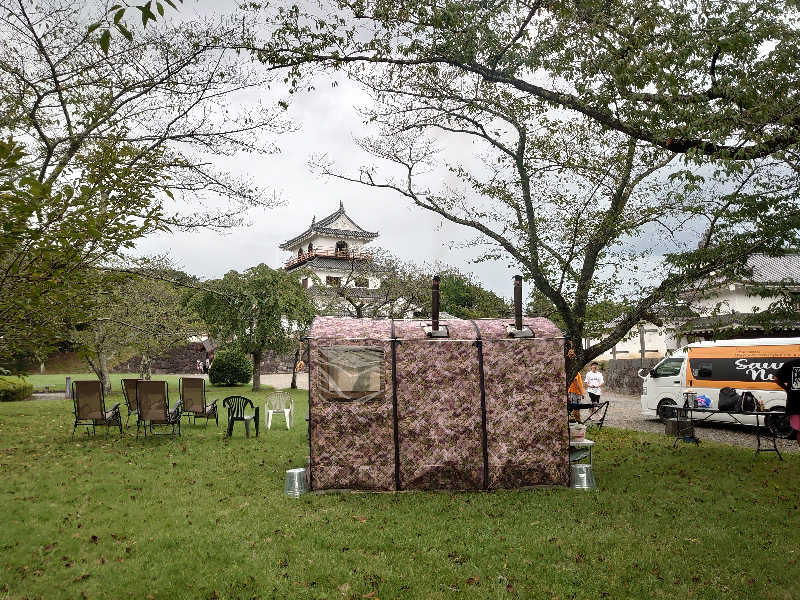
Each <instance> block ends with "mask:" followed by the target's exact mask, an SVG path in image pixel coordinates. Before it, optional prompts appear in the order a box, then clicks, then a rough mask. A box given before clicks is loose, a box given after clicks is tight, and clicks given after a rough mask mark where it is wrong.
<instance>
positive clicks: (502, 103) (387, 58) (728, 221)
mask: <svg viewBox="0 0 800 600" xmlns="http://www.w3.org/2000/svg"><path fill="white" fill-rule="evenodd" d="M314 10H315V12H314V13H313V14H312V13H311V12H308V11H304V10H302V9H299V8H297V7H294V8H292V9H278V10H277V11H276V12H275V13H274V14H273V15H272V16H271V18H273V19H274V21H276V22H277V27H276V28H275V29H274V30H273V32H272V34H271V37H268V38H267V39H266V40H265V41H264V42H263V43H262V44H261V45H260V46H255V47H254V50H255V51H256V52H257V54H258V55H259V56H260V57H261V58H262V59H263V60H264V61H266V62H268V63H269V64H270V65H272V66H275V65H284V66H285V67H287V68H289V69H292V70H293V71H294V74H295V75H297V76H299V75H301V74H303V73H304V72H307V71H310V70H313V69H314V68H317V67H319V66H320V65H322V66H325V67H331V68H347V73H348V75H349V76H350V77H352V78H353V79H354V80H356V81H358V82H360V83H361V84H362V85H363V86H364V87H365V89H366V90H368V91H369V92H370V94H371V96H372V101H373V102H372V104H371V105H369V106H368V107H367V108H366V109H365V110H364V112H365V115H366V118H367V120H368V121H369V122H372V123H376V124H377V125H378V126H379V127H380V128H381V131H380V135H379V136H377V137H375V138H370V139H362V140H360V145H361V147H362V148H363V149H364V150H365V151H366V152H367V153H369V154H371V155H372V156H373V157H375V159H376V160H377V161H378V162H377V163H376V164H374V165H367V166H365V167H363V168H362V169H361V171H360V172H359V173H355V174H349V173H342V172H341V171H339V170H338V169H337V168H336V166H335V165H332V164H329V163H325V162H322V161H320V163H319V165H318V166H319V169H320V170H321V171H322V172H323V173H325V174H328V175H331V176H334V177H340V178H343V179H345V180H349V181H353V182H357V183H360V184H363V185H367V186H374V187H380V188H388V189H393V190H395V191H397V192H398V193H400V194H402V195H403V196H405V197H406V198H407V199H408V200H410V201H411V202H413V203H415V204H416V205H418V206H420V207H422V208H425V209H427V210H429V211H432V212H434V213H436V214H437V215H440V216H441V217H443V218H445V219H447V220H449V221H451V222H454V223H457V224H460V225H463V226H465V227H468V228H471V229H472V230H474V231H475V232H476V233H477V234H478V237H477V238H476V243H482V244H485V245H487V246H488V247H487V248H486V251H485V253H484V254H483V259H500V258H504V259H508V258H511V259H512V261H513V262H515V263H516V264H518V265H520V266H521V267H522V269H523V270H524V272H525V275H526V276H527V277H529V278H530V279H531V280H532V281H533V283H534V285H535V287H536V288H537V290H538V292H539V293H541V295H542V297H543V298H544V299H545V300H546V302H547V303H550V304H552V306H554V307H555V310H556V311H557V313H558V317H559V319H558V320H559V321H560V322H561V323H562V324H563V327H564V329H565V331H566V334H567V337H568V338H569V339H570V341H572V343H573V347H574V348H575V350H576V354H575V356H574V358H573V357H571V356H568V369H567V370H568V376H569V378H571V376H572V375H573V374H574V373H575V372H576V371H577V369H578V368H580V366H582V365H583V364H585V363H586V362H588V361H590V360H591V359H592V358H594V357H595V356H597V355H599V354H601V353H602V352H604V351H605V350H607V349H608V348H610V347H611V346H613V344H614V343H615V342H616V341H618V340H619V339H622V337H624V336H625V335H626V334H627V332H628V331H629V330H630V328H631V327H632V326H634V325H636V324H637V323H638V322H639V321H640V320H642V319H643V318H645V317H646V316H648V315H649V314H650V313H651V312H652V311H653V310H654V309H655V308H657V307H658V306H661V305H664V304H665V303H670V302H674V301H676V299H677V298H678V297H679V296H680V295H681V294H684V293H686V292H690V291H692V290H694V289H697V288H702V287H705V286H708V285H711V284H712V283H713V285H720V284H724V283H725V282H727V281H734V280H736V279H739V278H741V277H743V276H744V275H746V262H747V258H748V256H750V255H751V254H753V253H755V252H764V253H769V254H780V253H781V252H784V251H786V249H787V248H791V247H796V246H797V245H798V242H800V240H798V225H800V195H799V194H798V192H800V187H798V186H799V182H800V178H798V173H799V172H800V168H799V167H800V163H798V158H799V155H798V141H800V112H798V109H797V106H798V105H797V94H798V90H799V89H800V86H798V85H797V83H798V82H797V73H798V71H799V70H798V68H797V67H798V60H800V53H798V52H797V48H798V47H800V44H798V43H797V42H798V27H797V25H798V8H797V6H796V4H795V3H792V2H777V3H766V2H751V1H746V2H745V1H733V2H715V1H712V2H706V3H702V4H700V5H698V4H697V3H694V2H680V1H678V2H672V1H670V2H665V1H662V0H649V1H647V2H643V3H641V2H640V3H631V2H624V1H622V0H619V1H613V0H612V1H611V2H608V1H606V0H602V1H601V0H588V1H585V2H580V3H577V4H576V3H574V2H546V3H545V2H536V1H535V2H489V3H486V2H479V3H472V2H450V1H448V2H434V3H429V2H424V3H423V2H412V3H405V2H404V3H395V4H392V3H388V4H387V3H363V2H351V1H349V0H332V1H329V2H325V3H322V5H321V8H320V9H319V10H317V9H314ZM773 82H774V85H773ZM458 140H461V143H463V142H464V141H466V140H471V141H472V143H473V146H472V147H473V148H475V153H476V154H478V156H479V159H478V160H470V159H464V158H462V159H461V160H452V159H450V160H448V154H447V153H446V151H444V149H446V148H447V147H448V144H449V145H450V147H451V148H452V147H454V145H455V144H456V143H458ZM387 163H388V165H390V166H389V167H387V166H386V165H387ZM376 165H380V168H379V167H378V166H376ZM443 181H444V182H446V183H445V184H442V183H441V182H443ZM453 181H455V182H457V183H456V184H448V183H447V182H453ZM593 306H597V307H604V308H603V309H602V310H600V311H594V312H595V313H597V314H598V315H599V314H610V313H609V310H606V309H609V308H611V309H613V310H611V313H614V314H615V318H614V322H613V327H611V328H610V330H609V331H607V332H606V334H605V335H604V336H602V338H601V339H599V340H598V341H597V343H594V344H593V345H592V346H591V347H589V348H584V345H583V340H584V339H585V337H587V335H588V334H590V333H591V332H592V331H594V330H595V328H594V326H593V324H592V323H591V321H592V314H591V313H592V310H591V307H593Z"/></svg>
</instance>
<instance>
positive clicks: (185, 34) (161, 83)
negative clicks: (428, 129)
mask: <svg viewBox="0 0 800 600" xmlns="http://www.w3.org/2000/svg"><path fill="white" fill-rule="evenodd" d="M126 6H128V8H131V9H135V8H139V9H140V10H141V9H143V8H145V7H149V9H150V13H148V14H152V9H153V6H155V7H156V8H155V10H158V5H157V4H153V3H147V4H142V5H135V6H129V5H127V4H126ZM106 9H107V5H106V4H104V3H100V2H94V3H89V4H84V3H75V2H70V1H69V0H45V1H44V2H37V3H31V2H27V1H21V2H17V1H11V0H0V140H2V142H1V143H0V193H1V194H2V199H3V202H2V205H0V211H2V212H0V217H2V227H3V235H2V246H0V319H2V320H3V322H4V324H5V325H6V327H5V328H4V330H3V334H2V337H1V338H0V355H5V356H8V355H9V354H11V353H14V352H19V351H31V350H36V349H37V348H39V347H41V346H42V345H44V344H46V343H47V342H48V341H52V340H53V338H54V337H57V336H58V335H63V332H64V330H65V327H66V326H67V325H68V322H69V321H74V320H76V318H77V320H80V316H79V315H76V314H75V313H76V310H77V309H78V308H79V307H80V306H81V305H82V304H83V301H82V299H81V296H80V294H76V293H75V292H76V290H79V289H80V288H81V287H82V286H85V285H87V284H88V282H89V280H90V279H91V277H90V276H89V275H88V274H87V269H89V268H91V267H95V266H100V265H102V264H103V263H104V261H109V260H111V259H112V258H113V257H115V256H118V255H120V254H121V253H122V252H123V251H124V250H126V249H128V248H130V247H131V246H132V245H133V243H134V241H135V240H137V239H139V238H141V237H142V236H144V235H147V234H149V233H152V232H155V231H165V230H169V229H175V228H182V229H192V228H196V227H205V228H212V229H225V228H229V227H233V226H238V225H240V224H241V223H242V222H243V218H244V211H246V210H247V209H248V208H250V207H253V206H268V205H271V204H272V203H274V198H273V197H272V196H269V195H267V194H265V193H264V191H263V190H261V189H259V188H257V187H256V186H253V185H252V183H251V182H249V181H248V180H246V179H242V178H240V177H238V176H233V175H231V174H230V173H226V172H225V171H224V170H220V169H218V168H216V167H215V165H216V164H218V162H217V161H214V160H209V158H210V157H212V156H225V155H226V156H231V155H233V154H236V153H241V152H248V153H256V154H263V153H266V152H270V151H272V150H273V147H272V146H271V145H269V144H265V143H263V142H262V141H260V134H262V133H264V132H268V133H275V132H279V131H282V130H283V129H284V127H285V123H283V122H282V121H281V119H280V118H279V114H280V111H275V110H270V109H266V108H264V107H259V106H250V107H248V109H247V110H242V111H237V110H236V109H235V108H233V104H234V99H236V98H239V97H240V96H241V95H242V94H246V93H248V92H249V91H252V90H258V89H260V88H261V86H263V85H266V83H267V81H268V79H269V76H264V75H263V72H262V73H261V74H259V73H257V72H256V71H255V70H254V69H253V68H251V67H249V66H247V65H246V64H245V62H244V61H240V60H239V59H238V57H237V54H236V53H235V52H234V51H233V50H230V49H227V48H223V47H222V46H221V45H220V41H221V40H222V39H224V38H229V37H230V36H231V35H232V34H231V31H232V30H235V31H236V34H237V35H241V33H242V30H243V26H242V24H241V23H239V24H237V25H233V24H231V23H230V22H225V21H224V20H219V21H218V22H205V21H201V20H194V21H182V22H174V23H168V22H166V21H163V22H159V23H153V22H152V20H151V19H149V18H148V19H147V20H148V21H151V23H150V26H149V27H147V28H145V29H143V30H142V31H141V32H139V33H137V35H136V39H135V40H134V39H133V38H132V36H125V37H124V39H120V40H116V41H115V43H114V46H113V49H112V50H110V51H109V50H108V48H105V51H104V48H103V47H102V44H98V38H100V36H102V35H103V33H102V32H103V31H106V30H107V27H106V29H103V28H102V27H101V28H97V27H89V25H90V24H92V23H95V24H97V23H103V24H105V25H107V26H108V27H116V26H118V25H121V24H124V23H123V22H122V21H120V20H118V19H117V16H118V15H119V14H120V11H119V10H117V11H115V12H112V13H109V12H107V11H106ZM159 12H160V11H159ZM117 29H119V27H117ZM120 31H121V30H120ZM100 41H102V40H100ZM211 198H213V201H211Z"/></svg>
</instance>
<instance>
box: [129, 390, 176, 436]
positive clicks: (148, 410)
mask: <svg viewBox="0 0 800 600" xmlns="http://www.w3.org/2000/svg"><path fill="white" fill-rule="evenodd" d="M136 399H137V400H138V402H139V415H138V419H137V420H136V437H139V426H140V425H141V426H143V427H144V435H145V437H146V436H147V427H148V423H149V424H150V433H151V434H153V435H156V432H155V430H154V429H153V425H171V426H172V431H171V432H170V435H175V426H176V425H177V427H178V435H180V434H181V402H180V400H178V402H177V403H176V404H175V408H173V409H172V410H169V388H168V387H167V382H166V381H145V380H139V381H137V382H136Z"/></svg>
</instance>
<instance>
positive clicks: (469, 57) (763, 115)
mask: <svg viewBox="0 0 800 600" xmlns="http://www.w3.org/2000/svg"><path fill="white" fill-rule="evenodd" d="M248 6H249V7H250V9H251V10H261V12H260V14H265V13H266V15H267V17H266V18H267V19H268V20H269V21H270V22H271V23H273V24H274V25H275V27H274V29H273V30H272V34H271V35H270V37H269V38H268V39H266V40H264V41H263V42H261V43H259V44H255V45H254V46H253V49H254V50H255V51H257V53H258V56H259V57H260V58H261V59H262V60H263V61H265V62H266V63H268V64H269V65H273V66H276V65H283V66H287V67H289V68H291V69H293V71H294V72H293V74H294V75H295V76H296V78H295V81H298V79H297V77H299V75H300V74H302V73H303V72H304V67H305V66H307V65H309V64H311V63H324V64H327V65H331V66H334V67H337V68H338V67H342V66H345V65H350V64H362V65H363V64H365V63H382V64H386V65H395V66H399V67H409V68H420V69H423V70H425V71H427V72H428V73H431V74H437V73H442V72H447V71H448V70H450V69H456V70H457V71H458V72H460V73H461V74H464V75H473V76H475V78H477V79H478V80H480V81H481V82H483V83H486V84H489V85H492V86H496V87H497V88H498V89H503V90H509V91H511V90H513V91H517V92H521V93H523V94H525V95H527V96H529V97H531V98H536V99H537V100H539V101H541V102H544V103H546V104H547V105H549V106H555V107H560V108H564V109H568V110H570V111H575V112H576V113H579V114H581V115H583V116H585V117H587V118H589V119H590V120H592V121H593V122H595V123H597V124H599V125H600V126H602V127H603V128H605V129H610V130H615V131H618V132H621V133H623V134H625V135H626V136H628V137H630V138H632V139H635V140H637V141H640V142H646V143H647V144H650V145H654V146H658V147H660V148H662V149H666V150H669V151H671V152H678V153H690V154H693V155H707V156H715V157H717V158H735V159H741V160H748V159H753V158H759V157H766V156H770V155H772V154H774V153H776V152H781V153H783V152H791V153H794V152H795V151H796V150H795V149H796V145H797V142H798V140H800V113H798V110H797V94H798V85H797V73H798V72H800V68H798V67H800V53H798V51H797V48H798V47H800V43H799V42H800V31H799V30H798V18H799V17H800V9H799V8H798V5H797V3H796V2H794V1H792V0H778V1H766V0H755V1H754V0H709V1H707V2H702V3H697V2H693V1H689V0H646V1H644V2H628V1H626V0H581V1H580V2H573V1H566V0H563V1H547V2H545V1H544V0H533V1H529V0H516V1H514V0H512V1H500V2H469V1H457V0H446V1H444V0H443V1H435V2H430V1H428V0H414V1H412V2H396V3H392V2H363V1H362V0H328V1H326V2H322V3H320V4H319V6H318V7H314V8H312V9H307V8H301V7H298V6H297V5H295V6H291V7H288V8H287V7H278V8H277V9H274V10H272V11H270V10H265V9H263V8H261V7H259V5H258V4H256V3H251V4H249V5H248Z"/></svg>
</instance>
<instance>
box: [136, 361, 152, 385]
mask: <svg viewBox="0 0 800 600" xmlns="http://www.w3.org/2000/svg"><path fill="white" fill-rule="evenodd" d="M152 378H153V361H152V360H150V357H149V356H147V355H146V354H142V359H141V361H140V362H139V379H147V380H148V381H150V379H152Z"/></svg>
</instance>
